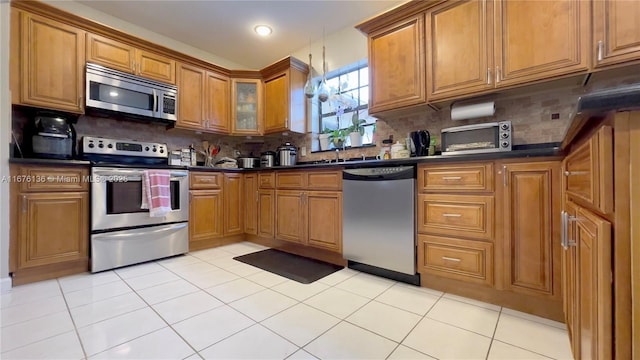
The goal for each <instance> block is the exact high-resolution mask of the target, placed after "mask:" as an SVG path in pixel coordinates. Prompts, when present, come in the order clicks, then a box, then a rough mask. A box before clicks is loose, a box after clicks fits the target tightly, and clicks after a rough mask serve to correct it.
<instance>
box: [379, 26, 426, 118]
mask: <svg viewBox="0 0 640 360" xmlns="http://www.w3.org/2000/svg"><path fill="white" fill-rule="evenodd" d="M424 36H425V34H424V14H418V15H415V16H411V17H409V18H405V19H403V20H401V21H398V22H397V23H394V24H392V25H389V26H386V27H383V28H380V29H377V30H375V31H373V32H371V33H369V34H368V38H369V40H368V42H369V84H371V90H370V96H369V113H370V114H372V115H373V114H376V113H379V112H383V111H387V110H394V109H398V108H402V107H407V106H413V105H420V104H425V103H426V101H427V97H426V94H425V79H426V76H425V41H424Z"/></svg>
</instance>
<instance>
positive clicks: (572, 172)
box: [564, 171, 589, 176]
mask: <svg viewBox="0 0 640 360" xmlns="http://www.w3.org/2000/svg"><path fill="white" fill-rule="evenodd" d="M587 174H589V172H588V171H565V172H564V175H565V176H570V175H587Z"/></svg>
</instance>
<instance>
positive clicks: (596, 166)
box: [564, 126, 613, 214]
mask: <svg viewBox="0 0 640 360" xmlns="http://www.w3.org/2000/svg"><path fill="white" fill-rule="evenodd" d="M612 147H613V140H612V129H611V127H610V126H603V127H602V128H601V129H600V130H599V131H598V132H597V133H596V134H594V135H593V136H592V137H591V138H590V139H589V140H588V141H586V142H585V143H583V144H582V145H580V146H579V147H577V148H576V149H575V150H573V151H572V152H571V153H570V154H569V155H568V156H567V158H566V159H565V166H564V178H565V181H564V187H565V191H566V193H567V194H568V195H569V196H571V197H573V198H574V200H577V202H580V203H583V204H585V205H591V206H593V207H594V208H595V209H599V210H600V211H602V212H603V213H605V214H607V213H610V212H612V211H613V196H612V194H613V150H612Z"/></svg>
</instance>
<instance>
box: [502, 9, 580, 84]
mask: <svg viewBox="0 0 640 360" xmlns="http://www.w3.org/2000/svg"><path fill="white" fill-rule="evenodd" d="M495 7H496V9H495V14H496V15H495V16H496V19H495V29H496V39H495V40H496V42H495V59H496V68H495V79H496V87H503V86H509V85H515V84H523V83H527V82H531V81H536V80H542V79H549V78H552V77H555V76H561V75H566V74H571V73H577V72H580V71H587V70H588V69H589V65H590V61H589V54H590V50H589V39H590V34H589V29H590V26H591V17H590V10H591V3H590V2H588V1H582V0H568V1H509V0H496V2H495Z"/></svg>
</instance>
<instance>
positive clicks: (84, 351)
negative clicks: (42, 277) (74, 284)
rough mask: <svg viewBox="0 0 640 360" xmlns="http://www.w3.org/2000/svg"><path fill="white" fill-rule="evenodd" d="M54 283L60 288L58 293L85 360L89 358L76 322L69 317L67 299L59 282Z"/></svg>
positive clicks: (69, 311) (69, 309)
mask: <svg viewBox="0 0 640 360" xmlns="http://www.w3.org/2000/svg"><path fill="white" fill-rule="evenodd" d="M56 282H57V283H58V287H59V288H60V292H61V293H62V299H63V300H64V304H65V306H66V307H67V313H68V314H69V318H70V319H71V323H72V324H73V330H74V332H75V333H76V336H77V338H78V342H79V343H80V349H82V354H83V355H84V358H85V359H88V358H89V356H87V350H86V349H85V348H84V343H83V342H82V338H81V337H80V332H79V331H78V327H77V326H76V321H75V320H74V319H73V316H72V315H71V308H69V303H67V297H66V296H65V295H64V291H62V285H60V281H58V279H56Z"/></svg>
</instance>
